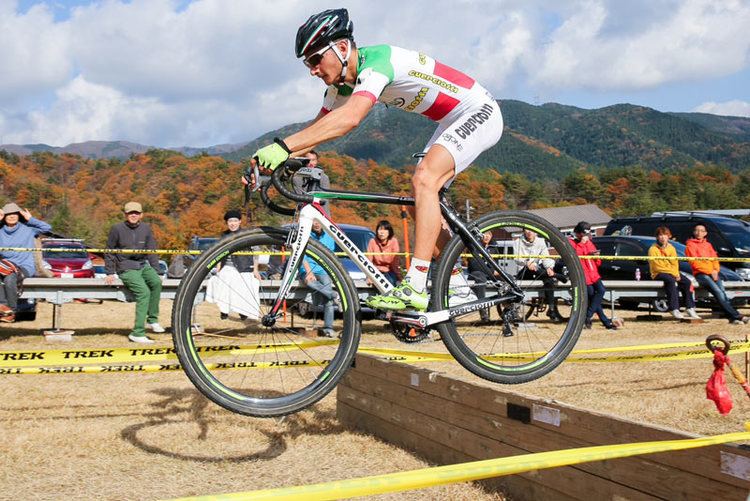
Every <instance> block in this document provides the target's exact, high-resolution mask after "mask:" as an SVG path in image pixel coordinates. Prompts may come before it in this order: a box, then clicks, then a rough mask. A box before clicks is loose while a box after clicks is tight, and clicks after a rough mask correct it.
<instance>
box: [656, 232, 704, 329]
mask: <svg viewBox="0 0 750 501" xmlns="http://www.w3.org/2000/svg"><path fill="white" fill-rule="evenodd" d="M671 238H672V232H671V231H670V230H669V228H667V227H666V226H659V227H658V228H656V243H654V245H652V246H651V248H650V249H649V250H648V255H649V257H673V258H676V257H677V250H676V249H675V248H674V245H672V244H670V243H669V239H671ZM648 265H649V268H650V271H651V278H652V279H653V280H662V281H664V292H666V294H667V301H669V311H670V312H671V313H672V316H673V317H674V318H677V319H682V318H684V317H683V315H682V313H681V312H680V297H679V292H682V297H683V298H684V301H685V312H686V313H687V315H688V317H690V318H700V317H699V316H698V314H697V313H696V312H695V299H693V292H692V290H691V289H692V287H693V286H692V284H691V283H690V279H689V278H688V277H686V276H685V275H683V274H682V273H680V265H679V263H678V262H677V259H658V260H657V259H654V260H651V261H649V262H648ZM678 289H679V292H678Z"/></svg>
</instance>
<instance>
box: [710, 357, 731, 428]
mask: <svg viewBox="0 0 750 501" xmlns="http://www.w3.org/2000/svg"><path fill="white" fill-rule="evenodd" d="M728 361H729V359H728V358H727V356H726V355H724V353H722V352H721V350H714V373H713V374H711V377H710V378H709V379H708V383H706V398H707V399H709V400H713V401H714V403H715V404H716V408H717V409H718V410H719V413H720V414H721V415H722V416H726V415H727V414H729V411H731V410H732V395H731V394H730V393H729V388H727V381H726V379H725V378H724V364H726V363H727V362H728Z"/></svg>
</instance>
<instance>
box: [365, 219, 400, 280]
mask: <svg viewBox="0 0 750 501" xmlns="http://www.w3.org/2000/svg"><path fill="white" fill-rule="evenodd" d="M367 252H369V253H373V254H372V255H371V256H369V257H370V260H371V261H372V262H373V264H374V265H375V267H376V268H377V269H378V270H380V271H381V272H382V273H383V275H385V278H387V279H388V281H389V282H390V283H391V284H392V285H396V282H400V281H401V256H399V255H397V254H398V253H399V252H401V248H400V247H399V245H398V239H397V238H395V237H394V235H393V226H391V223H389V222H388V221H387V220H385V219H383V220H382V221H380V222H379V223H378V225H377V226H376V227H375V238H373V239H371V240H370V241H369V242H368V243H367Z"/></svg>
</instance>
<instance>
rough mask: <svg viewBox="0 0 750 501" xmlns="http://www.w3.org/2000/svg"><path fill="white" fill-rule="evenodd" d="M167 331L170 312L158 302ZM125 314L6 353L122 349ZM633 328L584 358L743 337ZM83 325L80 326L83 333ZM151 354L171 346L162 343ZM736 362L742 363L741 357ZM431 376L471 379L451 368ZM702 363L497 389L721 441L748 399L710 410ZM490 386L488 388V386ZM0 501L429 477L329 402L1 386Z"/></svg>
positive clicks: (142, 387)
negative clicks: (256, 411) (276, 405)
mask: <svg viewBox="0 0 750 501" xmlns="http://www.w3.org/2000/svg"><path fill="white" fill-rule="evenodd" d="M162 308H163V310H162V311H163V314H162V320H163V322H162V323H163V324H167V325H168V324H169V321H168V319H169V309H170V308H171V303H170V302H164V303H163V305H162ZM132 311H133V305H132V304H120V303H114V302H111V303H104V304H102V305H92V304H71V305H66V306H65V309H64V318H63V325H64V326H67V327H74V326H75V328H76V329H77V332H76V335H75V336H74V340H73V342H72V343H66V344H64V345H54V344H49V343H46V342H45V341H44V339H43V338H42V337H41V336H40V335H39V333H38V332H39V329H41V328H44V327H48V326H49V325H51V306H49V305H46V304H42V305H40V308H39V318H38V320H37V321H35V322H25V323H20V324H16V325H13V326H10V327H8V326H2V328H0V351H8V350H24V349H42V348H45V349H58V348H66V349H69V348H70V349H73V348H81V349H86V348H96V347H126V346H129V343H128V342H127V339H126V335H127V333H128V330H129V329H128V328H129V324H130V322H131V320H132V315H133V313H132ZM625 319H626V320H628V322H627V325H626V327H625V329H624V330H621V331H617V332H612V331H606V330H604V329H603V328H601V327H596V326H595V328H594V329H593V330H591V331H584V334H583V336H582V339H581V341H580V343H579V348H585V347H604V346H620V345H635V344H645V343H654V342H679V341H702V340H704V339H705V337H706V336H707V335H708V334H712V333H723V334H725V335H728V336H729V337H730V338H732V339H739V338H742V337H744V335H745V333H746V332H750V328H748V327H742V326H739V327H735V326H728V325H727V323H726V322H725V321H723V320H718V319H715V320H709V321H707V322H706V323H704V324H700V325H685V324H676V323H673V322H670V321H664V322H652V323H641V322H634V321H630V319H629V318H628V316H627V315H626V316H625ZM78 326H81V328H78ZM365 331H366V332H365V335H364V337H363V342H362V345H363V346H387V347H390V348H402V349H418V350H424V351H442V350H443V348H442V344H440V343H421V344H418V345H411V346H407V345H403V344H399V343H397V342H396V341H395V340H394V339H393V337H392V336H389V335H386V334H384V333H383V331H382V322H368V324H367V325H366V329H365ZM157 338H158V340H159V345H166V344H169V343H170V337H169V335H159V336H157ZM734 358H735V363H739V362H741V361H742V360H743V357H742V356H741V355H735V357H734ZM425 366H427V367H431V368H435V369H437V370H441V371H444V372H448V373H451V374H453V375H455V376H457V377H462V378H466V379H469V380H472V381H476V382H482V381H481V380H479V379H477V378H474V377H472V376H471V375H469V374H468V373H467V372H466V371H465V370H464V369H462V368H461V367H460V366H458V365H457V364H455V363H430V364H429V365H428V364H425ZM710 373H711V363H710V361H709V360H699V361H680V362H662V363H648V364H641V363H616V364H606V365H605V364H586V365H582V364H573V363H566V364H563V365H562V366H561V367H560V368H558V369H557V370H556V371H554V372H553V373H552V374H550V375H549V376H547V377H545V378H543V379H542V380H539V381H535V382H533V383H529V384H525V385H522V386H517V387H505V389H509V390H512V391H518V392H521V393H525V394H529V395H537V396H543V397H547V398H551V399H555V400H558V401H561V402H565V403H568V404H573V405H576V406H579V407H583V408H588V409H591V410H594V411H599V412H606V413H612V414H616V415H619V416H623V417H627V418H630V419H634V420H638V421H645V422H650V423H654V424H659V425H664V426H669V427H673V428H677V429H681V430H684V431H688V432H694V433H700V434H716V433H722V432H730V431H739V430H740V429H741V428H742V423H743V421H744V420H745V419H746V418H747V417H748V415H749V413H748V411H749V410H750V399H748V398H747V397H745V396H744V394H743V393H742V391H741V389H740V387H739V386H738V385H737V384H735V383H734V382H733V381H730V389H731V391H732V393H733V395H734V397H735V398H734V400H735V409H734V410H733V411H732V413H731V414H730V415H729V416H728V417H721V416H719V414H718V413H717V412H716V410H715V409H714V407H713V404H712V403H711V402H709V401H707V400H706V399H705V394H704V385H705V382H706V380H707V378H708V376H709V375H710ZM482 383H484V382H482ZM0 388H1V389H2V395H3V396H4V398H3V401H2V404H0V421H1V422H2V429H3V438H4V439H3V442H2V446H1V447H0V458H1V459H0V462H1V463H2V471H4V472H7V473H6V474H5V475H3V477H2V480H0V497H2V498H4V499H26V498H38V499H60V498H75V499H80V498H102V497H105V498H113V499H156V498H170V497H176V496H186V495H197V494H211V493H224V492H237V491H247V490H253V489H258V488H270V487H278V486H291V485H299V484H309V483H315V482H322V481H327V480H335V479H345V478H355V477H361V476H367V475H373V474H380V473H389V472H395V471H401V470H408V469H416V468H422V467H425V466H427V464H426V463H425V462H423V461H421V460H419V459H418V458H415V457H413V456H412V455H411V454H409V453H408V452H406V451H403V450H401V449H398V448H396V447H393V446H391V445H389V444H385V443H383V442H380V441H378V440H376V439H374V438H372V437H369V436H365V435H361V434H357V433H353V432H351V431H348V430H345V429H343V428H342V427H341V425H340V424H339V423H338V422H337V421H336V417H335V400H334V398H335V397H333V396H329V397H328V398H326V399H325V400H324V401H323V402H322V403H320V404H319V405H317V406H315V407H314V408H313V409H312V410H309V411H306V412H302V413H299V414H296V415H293V416H289V417H287V418H286V419H284V420H282V421H279V420H272V419H265V420H261V419H251V418H246V417H241V416H237V415H234V414H232V413H229V412H227V411H224V410H223V409H221V408H219V407H217V406H215V405H213V404H211V403H208V402H207V401H206V400H205V399H204V398H202V397H201V396H200V395H199V394H197V392H196V391H195V390H194V389H193V387H192V386H191V385H190V383H189V382H188V381H187V379H186V378H185V376H184V375H183V374H182V373H177V372H173V373H159V374H106V375H105V374H102V375H55V376H4V377H0ZM390 498H392V499H402V498H408V499H495V498H497V496H496V495H495V496H493V495H491V494H487V493H486V492H484V491H482V490H481V489H480V488H478V487H475V486H467V485H457V486H445V487H440V488H435V489H430V490H424V491H418V492H411V493H408V494H396V495H393V496H391V497H390Z"/></svg>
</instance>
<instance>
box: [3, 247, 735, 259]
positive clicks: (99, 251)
mask: <svg viewBox="0 0 750 501" xmlns="http://www.w3.org/2000/svg"><path fill="white" fill-rule="evenodd" d="M4 251H7V252H39V251H43V252H68V251H79V252H90V253H92V254H165V255H168V254H192V255H197V254H202V253H203V252H204V251H202V250H188V249H80V248H77V247H76V248H64V247H54V248H45V249H39V248H36V247H32V248H28V247H0V252H4ZM236 254H240V255H243V256H288V255H289V252H270V251H239V252H236ZM364 254H365V255H366V256H409V255H411V254H410V253H408V252H365V253H364ZM336 255H337V256H346V255H347V254H346V253H345V252H336ZM490 255H491V256H492V257H493V258H495V259H500V258H504V259H545V258H546V259H554V258H556V257H559V256H550V255H549V254H539V255H533V254H490ZM461 256H462V257H467V258H468V257H473V254H461ZM577 257H578V258H579V259H601V260H605V261H607V260H609V261H670V260H674V261H688V262H690V261H718V262H720V263H749V262H750V258H747V257H686V256H599V255H590V256H577Z"/></svg>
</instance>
